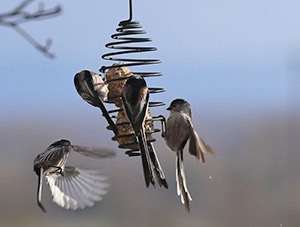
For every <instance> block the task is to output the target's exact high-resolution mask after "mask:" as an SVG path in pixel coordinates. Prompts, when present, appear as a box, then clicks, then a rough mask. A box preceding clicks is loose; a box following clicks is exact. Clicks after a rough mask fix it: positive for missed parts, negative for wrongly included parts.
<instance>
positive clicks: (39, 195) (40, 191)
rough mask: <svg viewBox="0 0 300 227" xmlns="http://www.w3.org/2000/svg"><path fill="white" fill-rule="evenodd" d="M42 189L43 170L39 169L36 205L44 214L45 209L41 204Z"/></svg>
mask: <svg viewBox="0 0 300 227" xmlns="http://www.w3.org/2000/svg"><path fill="white" fill-rule="evenodd" d="M42 187H43V168H40V171H39V172H38V188H37V204H38V206H39V207H40V208H41V210H42V211H43V212H45V213H46V209H45V208H44V206H43V204H42Z"/></svg>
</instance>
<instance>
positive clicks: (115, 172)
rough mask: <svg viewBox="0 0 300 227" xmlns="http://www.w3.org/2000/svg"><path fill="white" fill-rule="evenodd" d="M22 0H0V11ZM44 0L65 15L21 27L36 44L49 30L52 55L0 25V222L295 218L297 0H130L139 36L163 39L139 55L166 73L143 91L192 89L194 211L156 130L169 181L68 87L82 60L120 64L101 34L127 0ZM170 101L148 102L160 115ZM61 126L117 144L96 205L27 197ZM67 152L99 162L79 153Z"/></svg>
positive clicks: (105, 165) (298, 208) (78, 136)
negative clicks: (123, 146)
mask: <svg viewBox="0 0 300 227" xmlns="http://www.w3.org/2000/svg"><path fill="white" fill-rule="evenodd" d="M19 2H20V1H15V0H14V1H11V0H10V1H3V2H2V4H1V8H0V13H1V12H6V11H8V10H10V9H12V8H13V7H14V6H15V5H16V4H17V3H19ZM37 2H38V1H37ZM37 2H36V3H37ZM44 2H45V4H46V6H49V7H51V6H55V5H57V4H60V5H61V6H62V7H63V13H62V14H61V15H60V16H59V17H56V18H53V19H49V20H42V21H37V22H31V23H28V24H24V25H23V28H25V29H26V31H28V32H29V33H30V34H31V35H32V36H33V37H35V38H36V39H37V40H38V41H40V42H41V43H43V42H44V41H45V40H46V39H47V38H52V39H53V46H52V48H51V49H50V50H51V51H52V52H54V53H55V54H56V58H55V59H54V60H51V59H48V58H46V57H44V56H43V55H42V54H41V53H40V52H38V51H37V50H36V49H34V48H33V47H32V46H31V45H30V44H29V43H27V42H26V41H25V40H24V39H23V38H22V37H21V36H19V35H18V34H17V33H16V32H15V31H13V30H12V29H11V28H8V27H0V43H1V45H0V59H1V61H0V67H1V77H0V78H1V83H0V103H1V106H2V107H1V115H0V152H1V153H0V164H1V165H0V166H1V167H0V173H1V175H0V179H1V181H2V182H3V183H1V186H0V191H1V194H0V201H1V202H0V203H1V204H0V223H2V224H3V226H5V225H6V226H33V225H36V226H40V223H43V224H44V226H50V225H51V226H52V224H53V223H55V224H56V226H74V225H75V226H76V225H78V226H80V225H85V226H100V224H101V226H121V225H122V226H154V225H156V226H162V225H171V226H176V225H177V226H183V225H184V226H203V227H210V226H214V227H216V226H220V227H224V226H234V227H235V226H289V227H290V226H299V224H300V219H299V217H298V216H299V215H298V214H299V212H300V200H299V199H298V198H299V191H300V183H299V178H298V173H299V171H300V168H299V167H298V162H297V160H299V158H300V157H299V154H298V153H299V143H298V139H299V135H300V130H299V127H300V122H299V113H300V108H299V101H300V100H299V97H300V92H299V91H300V86H299V84H300V79H299V73H300V30H299V22H300V14H299V8H300V2H299V1H296V0H287V1H284V2H283V1H276V0H275V1H274V0H273V1H271V0H270V1H269V0H262V1H258V0H252V1H238V0H231V1H220V0H213V1H202V0H201V1H198V0H190V1H170V0H165V1H159V0H153V1H142V0H140V1H137V0H136V1H135V0H134V1H133V6H134V8H133V10H134V13H133V19H134V20H138V21H140V23H141V24H142V25H143V28H144V29H145V30H146V31H147V37H150V38H152V39H153V42H151V43H149V44H146V46H148V45H149V46H156V47H157V48H158V51H157V52H152V53H147V54H141V57H149V56H150V58H158V59H160V60H161V61H162V63H161V64H159V65H154V66H147V69H145V70H150V71H161V72H163V74H164V76H163V77H160V78H153V79H149V80H147V82H148V84H149V86H154V87H164V88H165V89H166V92H164V93H161V94H159V95H155V96H151V98H152V97H153V100H154V101H163V102H165V103H166V104H169V103H170V102H171V101H172V100H173V99H174V98H177V97H182V98H185V99H187V100H188V101H189V102H190V103H191V105H192V111H193V118H194V123H195V127H196V129H197V131H198V132H199V134H200V136H201V137H203V138H204V139H205V141H206V142H207V143H209V144H210V145H211V146H212V147H213V148H214V150H215V152H216V156H215V157H210V158H208V163H207V164H206V165H199V163H197V161H196V160H194V159H193V157H190V156H188V155H186V159H185V163H186V171H187V175H188V179H187V180H188V185H189V186H190V191H191V194H192V196H193V198H194V200H193V202H192V211H191V213H190V214H187V213H186V212H185V210H184V207H183V206H181V205H180V201H179V198H177V196H176V193H175V179H174V178H175V155H174V154H173V153H172V152H170V151H169V150H168V149H167V148H166V146H165V144H164V142H163V140H162V139H161V138H159V135H156V138H157V139H158V142H157V145H156V146H157V148H158V150H159V151H158V155H159V157H160V159H161V162H162V165H163V168H164V170H165V173H166V175H167V177H168V181H169V184H170V189H169V190H168V191H167V190H163V189H159V188H156V189H147V188H146V187H145V186H144V182H143V176H142V173H141V163H140V159H139V158H128V157H127V156H126V155H125V154H124V152H123V150H120V149H117V144H116V143H114V142H113V141H111V140H110V138H111V137H112V133H111V132H109V131H108V130H106V129H105V127H106V125H107V124H106V122H105V121H104V118H101V117H100V113H99V110H97V109H95V108H93V107H92V106H89V105H88V104H86V103H85V102H84V101H83V100H82V99H81V98H80V97H79V95H78V94H77V92H76V90H75V88H74V85H73V77H74V75H75V74H76V73H77V72H79V71H81V70H83V69H89V70H92V71H95V72H98V69H99V68H100V67H101V66H102V65H111V64H112V63H114V62H111V61H105V60H103V59H101V55H102V54H104V53H107V52H110V50H108V49H107V48H105V44H106V43H107V42H110V41H112V40H111V38H110V36H111V35H112V34H113V33H115V29H116V28H117V26H118V23H119V21H121V20H124V19H127V18H128V2H127V1H125V0H123V1H121V0H118V1H117V0H111V1H95V0H87V1H84V2H83V1H63V2H60V1H56V0H55V1H46V0H45V1H44ZM36 3H33V4H31V6H30V7H29V9H35V8H36V7H37V4H36ZM165 109H166V106H165V107H160V108H156V109H154V110H153V112H154V113H155V114H163V115H165V116H168V113H167V111H166V110H165ZM158 127H159V125H158ZM60 138H68V139H70V140H71V142H73V143H74V144H78V145H89V146H109V147H113V148H115V149H116V151H118V156H117V157H116V158H114V159H111V160H107V161H106V160H101V161H100V162H101V165H100V166H101V169H103V171H104V172H107V174H108V175H109V176H110V179H111V181H112V186H111V191H110V192H109V194H108V195H107V197H105V198H104V200H103V202H102V203H99V204H97V205H96V206H95V207H94V208H91V209H88V210H85V211H79V212H77V213H75V212H70V211H64V210H62V209H60V208H58V207H57V206H56V205H55V204H52V203H51V201H50V195H49V192H48V191H47V189H46V188H45V190H44V196H45V202H44V205H45V206H46V208H48V214H47V215H45V214H43V213H41V212H40V210H39V209H38V208H37V207H36V204H35V190H36V183H37V182H36V180H37V179H36V176H35V175H34V173H33V172H32V161H33V159H34V157H35V156H36V155H37V154H38V153H40V152H42V151H43V150H44V149H45V148H47V147H48V146H49V145H50V144H51V143H52V142H53V141H55V140H58V139H60ZM71 161H73V162H75V163H76V164H79V165H83V166H84V164H88V165H89V166H95V167H97V166H99V162H98V161H94V160H92V161H90V160H89V159H82V158H81V157H78V158H77V157H75V158H74V160H71ZM72 164H73V163H72ZM126 173H128V174H126ZM210 176H211V177H210ZM15 213H17V214H18V215H17V218H15V215H14V214H15ZM137 213H139V215H137ZM2 215H3V216H2ZM1 216H2V217H1Z"/></svg>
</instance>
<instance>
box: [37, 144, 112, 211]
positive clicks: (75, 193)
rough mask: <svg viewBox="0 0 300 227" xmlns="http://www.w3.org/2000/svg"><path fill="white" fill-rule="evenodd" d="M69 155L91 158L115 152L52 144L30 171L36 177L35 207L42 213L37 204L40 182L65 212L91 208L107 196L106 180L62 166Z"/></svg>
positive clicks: (86, 170) (39, 198) (39, 194)
mask: <svg viewBox="0 0 300 227" xmlns="http://www.w3.org/2000/svg"><path fill="white" fill-rule="evenodd" d="M71 151H75V152H77V153H80V154H82V155H85V156H89V157H93V158H107V157H112V156H114V155H115V152H113V151H111V150H108V149H104V148H87V147H81V146H76V145H71V143H70V141H68V140H65V139H62V140H59V141H56V142H54V143H52V144H51V145H50V146H49V147H48V148H47V149H46V150H45V151H44V152H43V153H41V154H39V155H38V156H37V157H36V158H35V159H34V162H33V168H34V171H35V173H36V174H37V175H38V189H37V203H38V206H39V207H40V208H41V209H42V210H43V211H44V212H46V210H45V208H44V207H43V205H42V203H41V200H42V185H43V178H45V179H46V182H47V184H48V185H49V188H50V191H51V194H52V197H53V202H55V203H57V204H58V205H59V206H61V207H63V208H65V209H72V210H76V209H84V208H85V207H87V206H93V205H94V203H95V202H96V201H100V200H101V199H102V197H103V196H104V195H105V194H106V193H107V188H108V186H109V184H108V183H107V182H106V180H107V177H106V176H104V175H103V174H102V172H101V171H100V170H92V169H90V170H89V169H81V168H77V167H71V166H65V163H66V161H67V158H68V155H69V153H70V152H71Z"/></svg>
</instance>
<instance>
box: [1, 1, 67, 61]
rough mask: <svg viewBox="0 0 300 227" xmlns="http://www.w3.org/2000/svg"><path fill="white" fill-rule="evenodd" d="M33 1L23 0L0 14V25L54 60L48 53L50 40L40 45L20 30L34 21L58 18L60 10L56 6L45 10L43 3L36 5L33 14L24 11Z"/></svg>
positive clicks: (52, 55) (51, 54)
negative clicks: (22, 26)
mask: <svg viewBox="0 0 300 227" xmlns="http://www.w3.org/2000/svg"><path fill="white" fill-rule="evenodd" d="M33 1H35V0H23V1H22V2H21V3H20V4H19V5H18V6H16V7H15V8H14V9H12V10H11V11H8V12H4V13H0V25H2V26H8V27H11V28H12V29H14V30H15V31H16V32H17V33H18V34H20V35H21V36H22V37H23V38H24V39H26V40H27V41H28V42H29V43H30V44H31V45H32V46H34V47H35V48H36V49H37V50H39V51H40V52H41V53H43V54H44V55H45V56H46V57H48V58H54V57H55V55H54V54H53V53H51V52H50V51H49V49H50V47H51V44H52V40H51V39H49V38H48V39H47V41H46V43H45V44H44V45H42V44H41V43H40V42H38V41H37V40H36V39H35V38H33V37H32V36H31V35H30V34H29V33H28V32H26V31H25V30H24V29H23V28H21V26H20V25H21V24H22V23H28V22H31V21H36V20H43V19H48V18H51V17H56V16H58V15H59V14H60V13H61V11H62V8H61V7H60V6H59V5H58V6H55V7H53V8H49V9H46V8H45V5H44V3H43V2H41V3H39V4H38V9H37V10H36V11H34V12H28V11H26V7H27V6H28V5H29V4H30V3H32V2H33Z"/></svg>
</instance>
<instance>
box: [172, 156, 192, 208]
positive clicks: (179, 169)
mask: <svg viewBox="0 0 300 227" xmlns="http://www.w3.org/2000/svg"><path fill="white" fill-rule="evenodd" d="M176 154H177V155H176V182H177V195H178V196H180V199H181V203H182V204H184V205H185V209H186V210H187V211H188V212H189V211H190V202H191V201H192V197H191V195H190V193H189V191H188V188H187V184H186V179H185V174H184V166H183V152H182V150H181V151H179V152H177V153H176Z"/></svg>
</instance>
